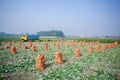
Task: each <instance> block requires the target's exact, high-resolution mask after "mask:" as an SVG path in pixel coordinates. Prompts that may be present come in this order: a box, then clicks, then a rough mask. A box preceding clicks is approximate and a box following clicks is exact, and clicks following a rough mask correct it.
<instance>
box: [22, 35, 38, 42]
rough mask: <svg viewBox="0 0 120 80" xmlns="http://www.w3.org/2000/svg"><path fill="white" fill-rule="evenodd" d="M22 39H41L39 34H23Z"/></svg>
mask: <svg viewBox="0 0 120 80" xmlns="http://www.w3.org/2000/svg"><path fill="white" fill-rule="evenodd" d="M20 39H21V40H23V41H29V40H39V35H23V36H21V38H20Z"/></svg>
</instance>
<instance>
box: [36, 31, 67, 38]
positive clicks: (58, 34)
mask: <svg viewBox="0 0 120 80" xmlns="http://www.w3.org/2000/svg"><path fill="white" fill-rule="evenodd" d="M37 35H40V36H56V37H65V36H64V33H63V32H62V31H61V30H50V31H39V32H37Z"/></svg>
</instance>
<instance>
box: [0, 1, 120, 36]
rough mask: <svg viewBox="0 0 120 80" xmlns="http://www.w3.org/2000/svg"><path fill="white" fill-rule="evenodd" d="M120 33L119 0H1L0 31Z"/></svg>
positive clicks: (89, 34)
mask: <svg viewBox="0 0 120 80" xmlns="http://www.w3.org/2000/svg"><path fill="white" fill-rule="evenodd" d="M41 30H43V31H45V30H62V31H63V32H64V33H65V35H81V34H84V35H88V36H92V35H96V36H98V35H118V36H120V0H0V32H7V33H36V32H38V31H41Z"/></svg>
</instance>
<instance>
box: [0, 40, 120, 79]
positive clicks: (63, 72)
mask: <svg viewBox="0 0 120 80" xmlns="http://www.w3.org/2000/svg"><path fill="white" fill-rule="evenodd" d="M54 40H55V41H57V42H59V41H58V40H61V39H54ZM43 41H45V39H44V40H43ZM51 41H52V40H51ZM32 43H33V45H36V52H32V51H31V49H24V48H23V46H24V45H27V44H28V43H27V42H23V43H22V45H21V48H19V47H18V44H17V42H15V43H14V44H13V45H14V46H16V47H17V53H16V54H15V55H12V54H11V53H10V48H8V49H2V46H4V45H6V44H7V43H4V44H3V43H2V45H1V46H0V64H1V65H0V79H5V80H6V79H11V80H19V79H20V80H26V79H28V78H29V79H36V78H37V79H38V80H119V76H118V75H119V74H120V64H119V63H120V45H118V46H117V47H115V48H111V49H107V50H106V51H100V52H95V45H93V53H91V54H90V53H88V52H87V46H88V45H87V44H85V46H80V45H79V43H78V44H77V45H76V47H79V48H80V51H81V56H80V57H75V56H74V49H75V48H76V47H72V46H71V45H70V46H69V48H65V42H64V43H63V44H61V46H60V49H56V46H53V45H52V42H49V43H48V51H44V49H43V46H44V42H40V44H38V43H36V42H32ZM102 44H103V43H100V45H102ZM56 51H61V52H62V55H63V64H55V63H54V59H55V52H56ZM39 53H43V54H44V56H45V70H37V69H36V68H35V58H36V56H37V55H38V54H39Z"/></svg>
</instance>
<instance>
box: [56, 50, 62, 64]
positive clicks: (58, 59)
mask: <svg viewBox="0 0 120 80" xmlns="http://www.w3.org/2000/svg"><path fill="white" fill-rule="evenodd" d="M55 63H56V64H62V63H63V62H62V52H56V54H55Z"/></svg>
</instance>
